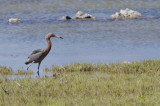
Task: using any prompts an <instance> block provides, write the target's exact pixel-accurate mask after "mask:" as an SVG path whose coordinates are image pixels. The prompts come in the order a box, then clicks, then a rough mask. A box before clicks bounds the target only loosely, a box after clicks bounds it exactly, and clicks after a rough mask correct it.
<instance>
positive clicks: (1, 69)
mask: <svg viewBox="0 0 160 106" xmlns="http://www.w3.org/2000/svg"><path fill="white" fill-rule="evenodd" d="M12 74H13V71H12V68H11V67H7V66H0V75H12Z"/></svg>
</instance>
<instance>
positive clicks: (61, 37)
mask: <svg viewBox="0 0 160 106" xmlns="http://www.w3.org/2000/svg"><path fill="white" fill-rule="evenodd" d="M55 37H56V38H61V39H63V38H62V37H61V36H57V35H55Z"/></svg>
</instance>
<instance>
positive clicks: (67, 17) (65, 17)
mask: <svg viewBox="0 0 160 106" xmlns="http://www.w3.org/2000/svg"><path fill="white" fill-rule="evenodd" d="M70 19H72V18H71V17H70V16H63V17H62V18H61V19H59V20H62V21H63V20H64V21H65V20H70Z"/></svg>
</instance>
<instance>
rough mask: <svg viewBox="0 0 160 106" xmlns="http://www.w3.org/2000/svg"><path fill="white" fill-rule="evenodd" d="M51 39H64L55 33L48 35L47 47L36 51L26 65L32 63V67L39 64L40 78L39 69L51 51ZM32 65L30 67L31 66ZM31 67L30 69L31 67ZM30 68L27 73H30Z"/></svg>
mask: <svg viewBox="0 0 160 106" xmlns="http://www.w3.org/2000/svg"><path fill="white" fill-rule="evenodd" d="M51 37H56V38H61V39H63V38H62V37H60V36H56V35H55V34H53V33H49V34H47V35H46V41H47V44H48V45H47V47H46V48H44V49H38V50H34V51H33V52H32V53H31V55H30V56H29V57H28V59H27V61H26V62H25V64H26V65H27V64H29V63H31V65H32V64H33V63H38V71H37V74H38V77H39V67H40V64H41V61H42V60H43V59H44V58H45V57H46V56H47V54H48V53H49V51H50V50H51V41H50V38H51ZM31 65H30V66H31ZM30 66H29V67H30ZM29 67H28V68H29ZM28 68H27V71H28Z"/></svg>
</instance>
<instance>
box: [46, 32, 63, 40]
mask: <svg viewBox="0 0 160 106" xmlns="http://www.w3.org/2000/svg"><path fill="white" fill-rule="evenodd" d="M51 37H56V38H61V39H63V38H62V37H60V36H57V35H55V34H54V33H49V34H47V35H46V39H50V38H51Z"/></svg>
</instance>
